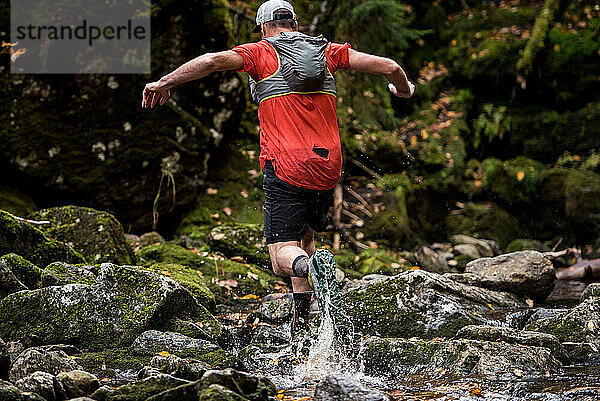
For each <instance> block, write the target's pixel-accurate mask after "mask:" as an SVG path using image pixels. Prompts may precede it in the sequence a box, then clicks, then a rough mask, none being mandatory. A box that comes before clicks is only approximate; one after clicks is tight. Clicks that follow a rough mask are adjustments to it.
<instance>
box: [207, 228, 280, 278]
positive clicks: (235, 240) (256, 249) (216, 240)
mask: <svg viewBox="0 0 600 401" xmlns="http://www.w3.org/2000/svg"><path fill="white" fill-rule="evenodd" d="M208 240H209V243H210V247H211V249H214V250H217V251H219V252H223V253H224V254H225V255H227V256H228V257H233V256H241V257H242V258H244V259H245V260H246V261H248V262H249V263H256V264H257V265H259V266H263V267H270V265H271V262H270V257H269V251H268V249H267V247H266V242H265V237H264V236H263V228H262V226H261V225H258V224H242V223H235V224H233V223H232V224H222V225H220V226H216V227H215V228H213V229H212V231H211V232H210V234H209V235H208Z"/></svg>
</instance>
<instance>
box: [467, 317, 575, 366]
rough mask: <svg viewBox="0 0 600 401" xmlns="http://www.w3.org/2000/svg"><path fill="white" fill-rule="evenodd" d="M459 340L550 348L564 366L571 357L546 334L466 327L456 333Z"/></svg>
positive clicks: (502, 328) (500, 328) (494, 327)
mask: <svg viewBox="0 0 600 401" xmlns="http://www.w3.org/2000/svg"><path fill="white" fill-rule="evenodd" d="M456 337H457V338H465V339H469V340H480V341H503V342H505V343H508V344H521V345H531V346H534V347H543V348H548V349H549V350H550V351H552V355H553V356H554V357H555V358H556V359H558V360H559V361H561V362H562V363H564V364H568V363H569V356H568V354H567V352H566V351H565V349H564V347H563V346H562V344H561V343H560V341H558V339H557V338H556V337H555V336H553V335H551V334H546V333H538V332H535V331H520V330H515V329H512V328H509V327H500V326H466V327H463V328H462V329H460V330H459V331H458V333H456Z"/></svg>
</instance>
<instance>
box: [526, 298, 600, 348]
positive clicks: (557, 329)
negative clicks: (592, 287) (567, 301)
mask: <svg viewBox="0 0 600 401" xmlns="http://www.w3.org/2000/svg"><path fill="white" fill-rule="evenodd" d="M530 320H532V322H531V323H530V324H528V325H527V327H526V329H527V330H532V331H539V332H542V333H548V334H552V335H554V336H556V337H557V338H558V339H559V340H560V341H569V342H579V343H581V342H590V343H593V344H594V345H596V346H600V297H591V298H587V299H586V300H584V301H583V302H581V303H580V304H579V305H577V306H576V307H574V308H573V309H569V310H567V311H564V312H562V313H558V314H555V315H553V316H551V317H545V318H539V319H533V317H532V319H530Z"/></svg>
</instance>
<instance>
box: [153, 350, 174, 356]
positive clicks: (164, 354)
mask: <svg viewBox="0 0 600 401" xmlns="http://www.w3.org/2000/svg"><path fill="white" fill-rule="evenodd" d="M156 355H159V356H169V355H171V354H170V353H169V352H168V351H160V352H159V353H158V354H156Z"/></svg>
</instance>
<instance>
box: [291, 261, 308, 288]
mask: <svg viewBox="0 0 600 401" xmlns="http://www.w3.org/2000/svg"><path fill="white" fill-rule="evenodd" d="M292 271H293V272H294V276H296V277H308V256H306V255H300V256H298V257H297V258H296V259H294V262H293V263H292ZM294 295H296V294H294Z"/></svg>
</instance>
